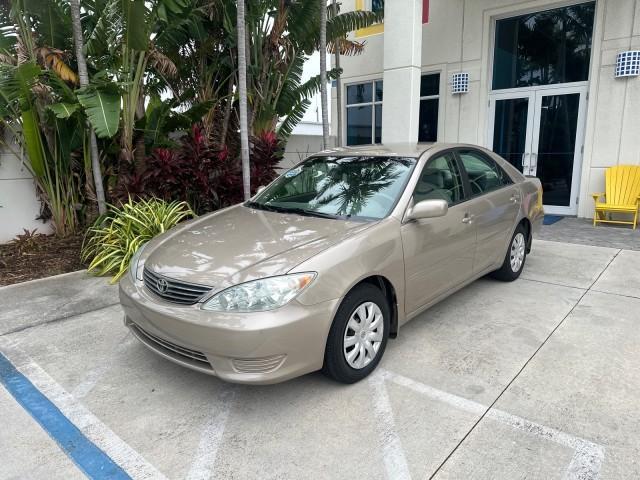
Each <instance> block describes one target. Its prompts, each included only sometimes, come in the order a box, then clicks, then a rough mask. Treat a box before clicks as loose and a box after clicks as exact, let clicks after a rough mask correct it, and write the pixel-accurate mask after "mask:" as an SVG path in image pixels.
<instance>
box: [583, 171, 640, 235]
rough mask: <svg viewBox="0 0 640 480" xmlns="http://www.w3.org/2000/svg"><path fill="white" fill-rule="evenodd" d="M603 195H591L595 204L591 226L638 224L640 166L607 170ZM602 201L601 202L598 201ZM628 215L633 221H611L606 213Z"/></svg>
mask: <svg viewBox="0 0 640 480" xmlns="http://www.w3.org/2000/svg"><path fill="white" fill-rule="evenodd" d="M605 183H606V186H605V188H606V192H605V193H592V194H591V196H592V197H593V201H594V202H595V203H596V211H595V213H594V215H593V225H594V226H596V225H597V224H598V223H622V224H625V225H633V228H634V230H635V228H636V225H637V224H638V208H639V207H640V165H618V166H617V167H611V168H607V171H606V172H605ZM600 200H603V201H600ZM607 212H609V213H628V214H631V215H633V221H623V220H611V218H609V219H607V218H606V213H607Z"/></svg>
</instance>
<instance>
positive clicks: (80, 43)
mask: <svg viewBox="0 0 640 480" xmlns="http://www.w3.org/2000/svg"><path fill="white" fill-rule="evenodd" d="M71 22H72V24H71V26H72V29H73V39H74V43H75V47H76V60H77V62H78V77H79V79H80V86H81V87H87V86H88V85H89V73H88V71H87V60H86V58H85V56H84V38H83V36H82V24H81V23H80V0H71ZM88 126H89V141H90V154H91V170H92V171H93V183H94V187H95V189H96V199H97V201H98V212H99V213H100V215H103V214H104V213H106V212H107V202H106V199H105V197H104V186H103V184H102V170H101V169H100V156H99V155H100V154H99V153H98V141H97V140H96V132H95V131H94V130H93V128H91V126H90V124H88Z"/></svg>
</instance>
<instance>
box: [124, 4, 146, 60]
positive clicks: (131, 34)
mask: <svg viewBox="0 0 640 480" xmlns="http://www.w3.org/2000/svg"><path fill="white" fill-rule="evenodd" d="M145 10H146V9H145V6H144V0H122V13H123V18H122V20H123V23H124V25H123V27H124V41H125V48H128V49H131V50H138V51H141V52H144V51H146V50H147V48H148V47H149V37H148V34H147V24H146V19H145Z"/></svg>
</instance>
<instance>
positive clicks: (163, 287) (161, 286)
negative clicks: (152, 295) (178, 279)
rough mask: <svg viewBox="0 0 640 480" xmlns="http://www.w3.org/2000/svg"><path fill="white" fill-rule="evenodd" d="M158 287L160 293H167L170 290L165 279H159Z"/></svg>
mask: <svg viewBox="0 0 640 480" xmlns="http://www.w3.org/2000/svg"><path fill="white" fill-rule="evenodd" d="M156 286H157V287H158V291H159V292H160V293H165V292H166V291H167V290H168V289H169V282H167V281H166V280H165V279H164V278H159V279H158V283H157V284H156Z"/></svg>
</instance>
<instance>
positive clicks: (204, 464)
mask: <svg viewBox="0 0 640 480" xmlns="http://www.w3.org/2000/svg"><path fill="white" fill-rule="evenodd" d="M235 396H236V392H235V390H234V389H233V387H230V389H229V390H225V391H223V392H222V393H221V394H220V395H219V397H218V399H217V401H216V402H215V406H214V407H213V409H212V410H211V415H210V416H209V421H208V422H207V424H206V425H205V426H204V428H203V429H202V433H201V434H200V444H199V445H198V451H197V452H196V454H195V460H194V462H193V464H192V465H191V468H190V469H189V473H188V474H187V477H186V480H208V479H210V478H211V476H212V474H213V470H214V468H215V465H216V458H217V456H218V449H219V447H220V444H221V443H222V436H223V435H224V429H225V428H226V426H227V420H228V419H229V414H230V413H231V409H232V407H233V401H234V399H235Z"/></svg>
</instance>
